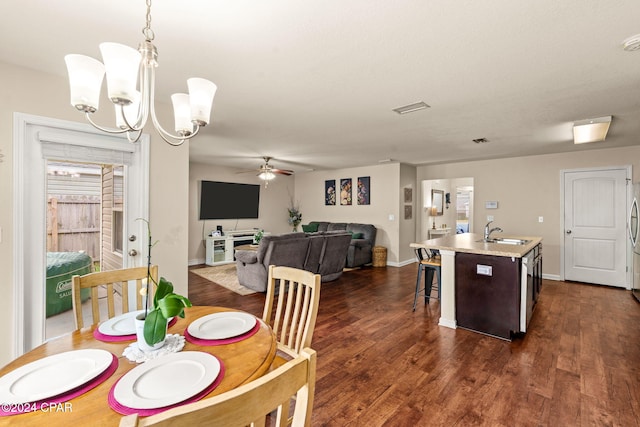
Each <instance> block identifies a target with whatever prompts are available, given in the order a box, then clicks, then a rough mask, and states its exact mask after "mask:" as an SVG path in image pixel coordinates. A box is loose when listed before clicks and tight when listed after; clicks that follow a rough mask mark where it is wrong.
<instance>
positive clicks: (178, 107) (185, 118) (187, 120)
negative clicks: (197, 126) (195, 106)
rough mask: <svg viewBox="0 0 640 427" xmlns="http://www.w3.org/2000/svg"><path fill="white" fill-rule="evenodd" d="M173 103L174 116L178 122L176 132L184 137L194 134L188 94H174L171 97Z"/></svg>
mask: <svg viewBox="0 0 640 427" xmlns="http://www.w3.org/2000/svg"><path fill="white" fill-rule="evenodd" d="M171 102H172V103H173V115H174V118H175V122H176V128H175V129H176V132H178V133H179V134H182V135H187V134H191V133H193V123H192V122H191V105H190V104H189V95H187V94H186V93H174V94H173V95H171Z"/></svg>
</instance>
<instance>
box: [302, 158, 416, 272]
mask: <svg viewBox="0 0 640 427" xmlns="http://www.w3.org/2000/svg"><path fill="white" fill-rule="evenodd" d="M400 175H401V174H400V165H399V164H397V163H396V164H385V165H379V166H365V167H358V168H348V169H337V170H330V171H318V172H307V173H302V174H296V175H295V178H296V199H298V200H299V201H300V208H301V211H302V215H303V217H302V223H303V224H308V223H309V222H310V221H330V222H357V223H362V224H373V225H374V226H376V228H377V229H378V231H377V235H376V244H377V245H380V246H385V247H386V248H387V262H388V263H390V264H391V265H394V264H395V265H397V264H398V263H399V262H400V261H401V259H400V237H399V236H400V223H401V222H402V221H403V220H402V218H403V216H402V215H403V213H401V212H400V188H401V187H402V185H401V184H400ZM361 176H369V177H371V198H370V202H371V204H370V205H364V206H360V205H358V204H357V203H356V202H355V198H354V202H353V204H352V205H351V206H340V201H339V199H338V200H337V202H336V203H337V204H336V206H325V204H324V182H325V180H330V179H335V180H336V184H337V185H339V182H340V179H342V178H351V179H352V182H353V183H354V186H355V183H356V182H357V179H358V177H361ZM354 194H355V193H354ZM354 197H355V196H354ZM390 215H392V216H393V219H389V216H390ZM407 246H408V243H407ZM403 253H404V250H403Z"/></svg>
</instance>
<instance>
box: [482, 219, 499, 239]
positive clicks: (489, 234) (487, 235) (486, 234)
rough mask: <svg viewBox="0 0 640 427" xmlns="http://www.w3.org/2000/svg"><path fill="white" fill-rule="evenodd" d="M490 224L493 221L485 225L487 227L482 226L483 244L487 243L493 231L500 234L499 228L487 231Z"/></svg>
mask: <svg viewBox="0 0 640 427" xmlns="http://www.w3.org/2000/svg"><path fill="white" fill-rule="evenodd" d="M492 222H493V221H489V222H488V223H487V225H485V226H484V241H485V242H487V241H489V238H490V236H491V233H493V232H494V231H497V232H499V233H502V228H500V227H495V228H492V229H491V230H489V224H491V223H492Z"/></svg>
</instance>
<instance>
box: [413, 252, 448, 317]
mask: <svg viewBox="0 0 640 427" xmlns="http://www.w3.org/2000/svg"><path fill="white" fill-rule="evenodd" d="M414 251H415V253H416V258H417V259H418V278H417V280H416V294H415V296H414V298H413V311H416V305H417V303H418V296H419V295H420V293H421V292H424V303H425V304H426V303H427V302H428V301H429V299H430V298H431V292H432V291H433V289H434V285H433V273H434V272H435V273H436V274H437V277H438V284H437V286H436V287H435V288H436V290H437V295H438V296H437V298H436V299H438V300H439V299H440V291H441V289H442V288H441V283H442V280H441V274H440V255H439V254H436V252H437V251H433V252H432V251H429V250H427V249H425V248H415V249H414ZM423 271H424V287H421V286H420V285H421V284H420V279H421V278H422V272H423Z"/></svg>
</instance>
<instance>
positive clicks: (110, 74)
mask: <svg viewBox="0 0 640 427" xmlns="http://www.w3.org/2000/svg"><path fill="white" fill-rule="evenodd" d="M100 52H102V60H103V61H104V66H105V70H106V73H107V92H108V94H109V99H111V101H112V102H114V103H117V104H128V103H130V102H133V100H134V97H135V93H136V84H137V82H138V70H139V68H140V59H141V55H140V52H138V51H137V50H135V49H133V48H131V47H129V46H125V45H123V44H119V43H101V44H100Z"/></svg>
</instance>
